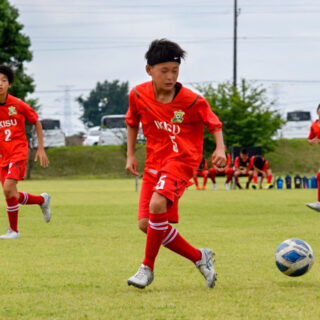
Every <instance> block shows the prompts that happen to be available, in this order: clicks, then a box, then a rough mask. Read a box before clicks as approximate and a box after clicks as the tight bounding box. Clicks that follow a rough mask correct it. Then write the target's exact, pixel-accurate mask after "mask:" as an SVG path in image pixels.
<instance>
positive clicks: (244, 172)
mask: <svg viewBox="0 0 320 320" xmlns="http://www.w3.org/2000/svg"><path fill="white" fill-rule="evenodd" d="M249 164H250V157H249V152H248V149H247V148H242V149H241V150H240V155H239V156H238V157H236V158H235V159H234V177H235V182H236V186H237V187H238V188H239V189H242V186H241V184H240V182H239V176H248V181H247V183H246V189H249V184H250V182H251V180H252V174H253V171H252V170H249Z"/></svg>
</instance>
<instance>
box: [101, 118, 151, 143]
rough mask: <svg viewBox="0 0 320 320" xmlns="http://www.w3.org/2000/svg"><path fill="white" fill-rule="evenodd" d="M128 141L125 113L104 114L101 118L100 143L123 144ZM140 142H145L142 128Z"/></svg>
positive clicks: (139, 135) (138, 139) (138, 140)
mask: <svg viewBox="0 0 320 320" xmlns="http://www.w3.org/2000/svg"><path fill="white" fill-rule="evenodd" d="M126 141H127V126H126V123H125V114H115V115H107V116H103V117H102V119H101V128H100V137H99V145H121V144H123V143H126ZM137 142H138V143H144V142H145V137H144V135H143V133H142V129H140V130H139V132H138V137H137Z"/></svg>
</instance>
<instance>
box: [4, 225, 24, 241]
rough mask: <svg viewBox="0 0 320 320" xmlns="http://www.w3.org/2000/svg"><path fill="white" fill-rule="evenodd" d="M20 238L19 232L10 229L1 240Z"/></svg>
mask: <svg viewBox="0 0 320 320" xmlns="http://www.w3.org/2000/svg"><path fill="white" fill-rule="evenodd" d="M19 237H20V234H19V232H16V231H14V230H12V229H11V228H10V227H9V229H8V231H7V232H6V233H5V234H3V235H2V236H0V240H10V239H17V238H19Z"/></svg>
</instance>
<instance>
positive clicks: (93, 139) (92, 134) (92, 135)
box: [83, 127, 100, 146]
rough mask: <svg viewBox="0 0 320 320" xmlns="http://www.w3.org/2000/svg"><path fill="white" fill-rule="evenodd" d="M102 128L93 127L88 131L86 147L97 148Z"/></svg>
mask: <svg viewBox="0 0 320 320" xmlns="http://www.w3.org/2000/svg"><path fill="white" fill-rule="evenodd" d="M99 136H100V127H93V128H90V129H89V130H88V133H87V135H86V136H85V139H84V140H83V145H84V146H96V145H98V143H99Z"/></svg>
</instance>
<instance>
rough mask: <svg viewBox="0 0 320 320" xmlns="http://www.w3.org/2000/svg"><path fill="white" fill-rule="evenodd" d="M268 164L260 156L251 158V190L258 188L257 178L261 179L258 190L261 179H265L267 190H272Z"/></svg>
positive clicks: (260, 186)
mask: <svg viewBox="0 0 320 320" xmlns="http://www.w3.org/2000/svg"><path fill="white" fill-rule="evenodd" d="M268 165H269V162H268V161H267V160H265V159H264V158H263V157H261V156H252V157H251V159H250V164H249V168H248V169H249V170H252V171H253V173H252V176H253V184H252V188H253V189H257V187H258V176H260V177H261V180H260V184H259V188H260V189H262V181H263V178H267V188H268V189H271V188H273V184H272V171H271V169H269V168H268Z"/></svg>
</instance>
